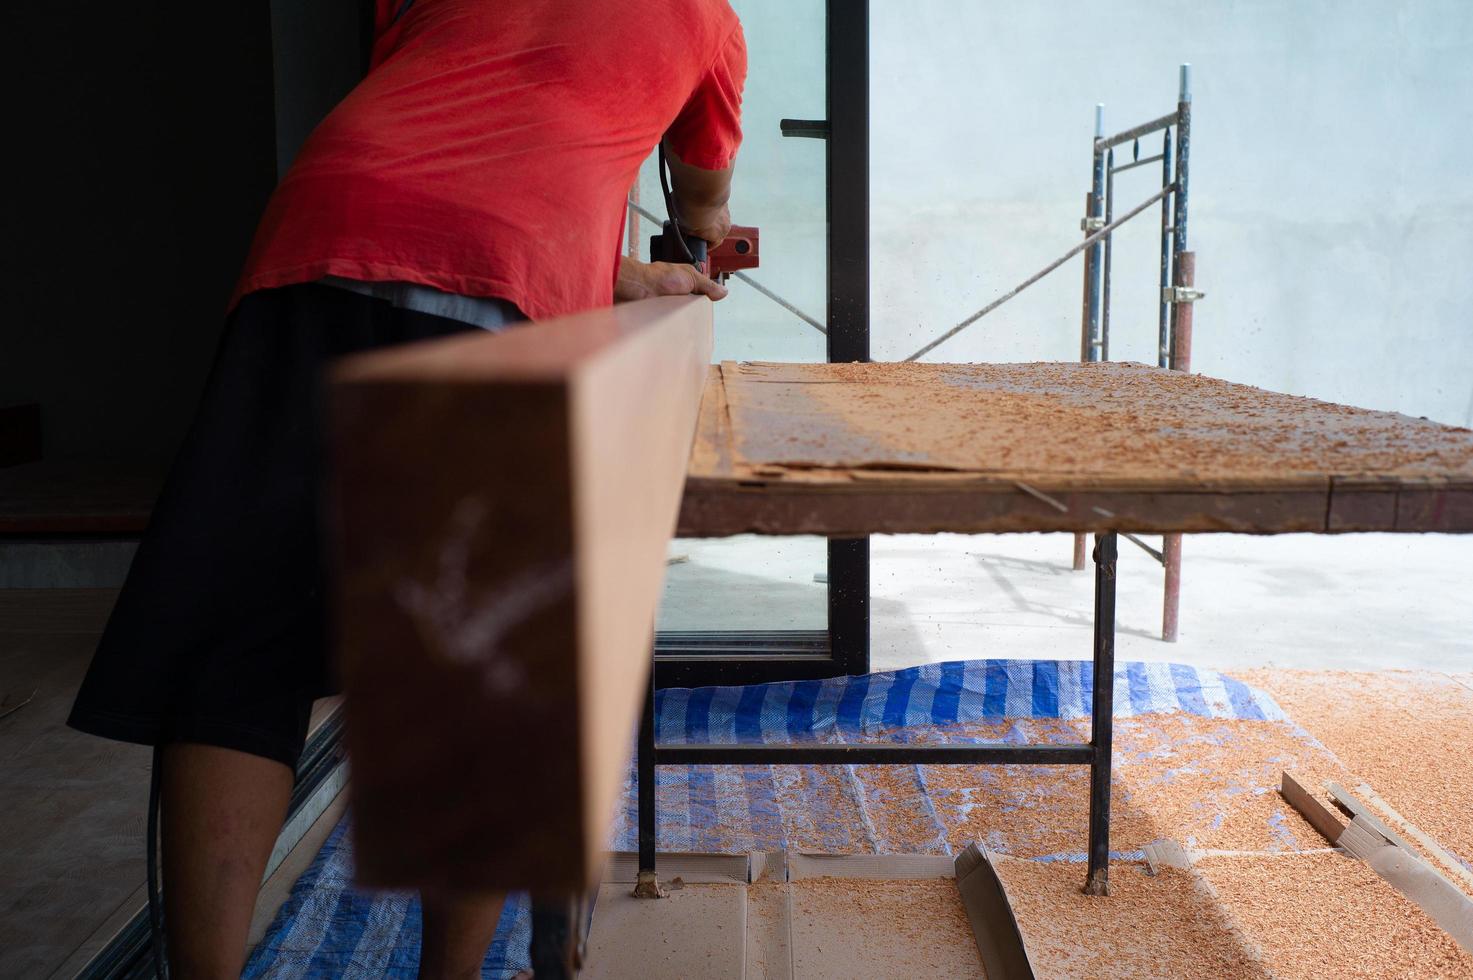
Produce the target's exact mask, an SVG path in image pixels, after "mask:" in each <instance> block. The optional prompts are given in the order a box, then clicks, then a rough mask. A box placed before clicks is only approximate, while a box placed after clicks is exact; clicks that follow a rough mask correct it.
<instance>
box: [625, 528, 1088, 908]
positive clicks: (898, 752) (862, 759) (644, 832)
mask: <svg viewBox="0 0 1473 980" xmlns="http://www.w3.org/2000/svg"><path fill="white" fill-rule="evenodd" d="M1116 557H1117V549H1116V542H1115V534H1114V532H1109V533H1105V534H1100V535H1097V540H1096V545H1095V551H1094V558H1095V625H1094V685H1093V692H1092V698H1091V702H1090V740H1089V742H1087V743H1061V744H1042V745H1011V744H1006V743H995V742H992V743H989V742H984V743H973V744H960V745H957V744H945V745H937V744H930V745H906V744H896V743H893V742H854V743H839V744H836V743H831V742H824V743H815V744H809V745H733V744H697V745H692V744H685V745H669V746H665V745H660V744H659V743H658V742H657V741H656V740H655V714H654V690H653V688H652V689H651V691H650V697H649V701H648V703H647V704H646V705H645V714H644V720H643V721H642V722H641V725H640V739H639V758H638V764H637V772H638V778H639V882H640V884H639V886H638V887H639V889H643V894H644V895H645V896H646V897H656V896H657V895H658V894H659V887H658V881H657V876H656V866H655V842H656V835H657V829H656V826H655V779H656V771H657V769H656V767H658V766H692V765H738V766H739V765H831V766H838V765H968V766H975V765H1087V766H1089V767H1090V794H1089V804H1090V805H1089V846H1088V853H1089V863H1088V869H1087V872H1086V876H1085V884H1084V892H1085V894H1088V895H1107V894H1109V887H1110V886H1109V874H1110V869H1109V857H1110V771H1111V752H1112V745H1113V741H1114V703H1115V701H1114V698H1115V577H1116ZM636 894H637V895H638V894H640V891H638V890H637V891H636Z"/></svg>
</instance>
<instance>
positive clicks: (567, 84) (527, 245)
mask: <svg viewBox="0 0 1473 980" xmlns="http://www.w3.org/2000/svg"><path fill="white" fill-rule="evenodd" d="M401 2H402V0H379V18H378V20H379V34H378V39H377V41H376V43H375V46H374V53H373V67H372V68H371V69H370V70H369V73H368V75H367V77H366V78H364V80H363V81H362V82H361V83H359V85H358V87H357V88H355V89H354V90H353V91H352V92H351V93H349V95H348V97H347V98H346V99H344V100H343V101H342V103H341V104H339V105H338V107H337V108H335V109H334V110H333V111H332V113H331V114H329V115H328V117H327V118H326V119H325V120H323V122H322V123H321V124H320V125H319V126H318V127H317V129H316V130H315V131H313V133H312V135H311V136H310V137H309V138H308V139H307V141H306V143H305V144H304V145H303V147H302V150H301V153H300V154H299V155H298V157H297V160H296V162H295V163H294V164H293V165H292V168H291V170H289V171H288V172H287V174H286V176H285V177H284V178H283V179H282V181H281V184H280V186H279V187H277V189H276V192H275V194H273V195H272V198H271V202H270V204H269V205H268V206H267V208H266V214H265V216H264V217H263V218H262V220H261V225H260V227H259V228H258V229H257V230H256V238H255V242H254V243H253V245H252V247H251V254H250V257H249V258H248V259H247V261H246V267H245V272H244V273H243V274H242V276H241V280H240V283H239V285H238V286H237V287H236V297H237V299H238V298H239V297H240V296H242V295H244V294H245V293H248V292H251V291H253V290H257V289H266V288H270V287H273V286H285V285H290V284H292V283H299V282H310V281H313V280H316V279H320V278H322V277H323V276H325V275H335V276H342V277H344V278H348V279H359V280H365V281H404V282H414V283H420V284H423V285H426V286H433V287H435V288H437V289H442V290H445V291H447V292H452V293H459V294H461V295H465V296H494V297H497V298H500V299H504V300H508V301H510V302H512V303H515V304H516V305H517V306H518V307H519V308H521V310H522V311H523V312H524V313H526V314H527V315H528V316H530V317H531V318H532V319H534V320H537V319H546V318H548V317H553V316H559V315H562V314H565V313H572V312H574V311H577V310H582V309H587V308H589V307H594V306H607V305H608V304H609V303H611V302H612V301H613V284H614V280H615V277H616V275H617V271H618V263H619V243H620V239H621V236H622V231H623V227H624V216H625V203H624V202H625V198H626V196H627V194H628V191H629V188H630V186H631V185H632V184H633V183H634V180H635V178H636V176H637V175H638V171H639V165H640V163H641V161H643V160H644V159H645V157H646V156H648V155H649V153H650V151H651V150H652V149H653V148H654V146H655V144H656V142H658V141H659V139H660V138H661V135H662V134H664V135H665V136H666V137H667V138H668V139H669V142H670V146H671V147H672V148H673V149H674V150H675V152H676V153H677V154H678V155H679V157H680V159H681V160H683V161H685V162H686V163H689V164H691V165H692V166H696V167H702V168H705V169H710V170H719V169H722V168H724V167H727V166H729V165H730V164H731V162H732V159H733V157H734V156H735V154H736V150H737V146H738V144H739V143H740V142H741V127H740V114H741V92H742V84H743V82H744V81H745V78H746V69H747V62H746V47H745V43H744V40H743V37H742V31H741V25H740V24H739V23H738V22H737V18H736V15H735V14H734V13H733V12H732V10H731V8H730V7H729V6H728V5H727V2H726V0H618V2H608V0H495V2H487V0H414V2H413V3H411V4H410V5H409V7H408V8H407V9H406V10H405V11H404V12H403V13H402V14H401V15H400V16H399V17H398V19H397V21H396V20H393V14H394V12H395V11H396V10H398V9H399V6H400V3H401Z"/></svg>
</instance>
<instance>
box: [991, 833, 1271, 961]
mask: <svg viewBox="0 0 1473 980" xmlns="http://www.w3.org/2000/svg"><path fill="white" fill-rule="evenodd" d="M995 866H996V868H997V873H998V876H999V877H1000V878H1001V879H1002V881H1003V885H1004V887H1005V888H1006V889H1007V893H1008V899H1009V901H1010V903H1011V905H1012V908H1013V915H1014V917H1015V918H1016V919H1017V922H1018V928H1019V930H1020V931H1021V932H1022V934H1023V944H1024V946H1025V947H1026V948H1027V950H1028V953H1029V958H1030V959H1031V960H1032V962H1033V964H1034V966H1035V968H1036V969H1037V975H1038V977H1039V978H1040V980H1044V978H1049V980H1053V978H1060V980H1062V978H1069V980H1096V978H1098V980H1116V978H1161V980H1178V978H1182V977H1214V978H1224V980H1226V978H1249V977H1253V978H1257V977H1268V976H1270V975H1271V974H1270V973H1269V972H1268V971H1267V970H1266V969H1265V968H1264V967H1263V965H1262V964H1261V963H1259V962H1258V961H1257V960H1256V959H1255V957H1254V956H1253V953H1252V951H1251V949H1250V948H1249V946H1248V944H1247V943H1246V942H1245V941H1244V940H1243V938H1242V937H1241V936H1239V935H1238V934H1237V933H1235V932H1234V931H1233V930H1232V928H1231V927H1230V926H1229V924H1228V923H1227V921H1226V920H1225V918H1224V917H1223V914H1222V911H1221V910H1220V909H1218V908H1217V907H1215V906H1214V905H1213V903H1212V902H1211V901H1210V900H1209V899H1208V897H1207V896H1206V895H1205V894H1204V893H1203V892H1202V891H1201V890H1200V889H1198V888H1197V886H1196V884H1195V881H1194V879H1193V877H1192V874H1191V873H1190V872H1189V871H1183V870H1179V869H1176V868H1162V869H1161V870H1160V871H1159V872H1158V873H1157V874H1156V875H1155V876H1148V875H1147V874H1146V869H1145V866H1144V865H1141V864H1136V863H1116V864H1112V865H1111V867H1110V896H1109V897H1108V898H1092V897H1089V896H1086V895H1084V894H1083V893H1081V892H1080V889H1079V886H1080V884H1081V882H1082V881H1083V878H1084V870H1083V867H1082V866H1081V865H1079V864H1076V863H1072V862H1043V861H1017V860H1000V861H997V862H996V865H995Z"/></svg>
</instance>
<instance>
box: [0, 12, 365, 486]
mask: <svg viewBox="0 0 1473 980" xmlns="http://www.w3.org/2000/svg"><path fill="white" fill-rule="evenodd" d="M320 2H321V9H322V10H329V11H343V10H347V11H350V12H351V16H350V17H347V18H342V17H339V18H337V19H334V18H333V17H328V16H322V15H320V14H318V13H313V11H317V10H318V5H317V4H314V3H312V2H310V0H298V3H297V4H295V5H294V4H290V3H280V2H278V3H277V4H276V6H277V7H279V8H281V9H280V10H279V11H277V18H278V21H279V22H278V24H277V25H276V28H275V30H273V23H272V19H273V5H272V3H271V2H269V0H257V2H252V3H240V2H237V3H209V4H199V3H194V4H179V3H165V4H98V3H84V2H80V0H52V2H48V3H36V4H22V5H18V6H17V7H16V8H15V9H14V10H12V11H11V12H10V15H11V25H10V27H11V30H10V32H9V36H10V37H12V38H18V39H20V40H21V43H18V44H12V45H11V48H10V51H9V52H8V54H7V61H8V62H9V65H10V69H11V71H12V72H13V73H14V75H13V77H14V78H15V79H16V82H15V83H14V87H13V88H12V89H11V94H12V97H11V98H10V99H8V100H7V103H8V104H9V105H10V106H11V108H12V113H11V117H10V119H9V120H8V123H9V125H8V126H7V129H8V131H10V132H11V133H12V134H13V135H14V136H16V137H18V139H16V140H15V141H14V142H12V143H11V144H10V148H9V156H10V159H11V162H12V164H13V165H14V170H13V172H15V173H16V178H15V180H14V182H13V183H12V184H11V185H10V187H9V188H8V191H9V193H8V195H7V197H8V202H7V203H8V210H9V211H10V213H11V215H12V217H11V220H9V221H7V222H6V226H7V228H6V234H5V235H4V249H5V252H4V261H5V269H6V271H7V280H8V282H7V284H8V286H9V288H8V289H7V290H6V295H7V302H6V305H5V308H4V310H3V313H0V404H11V403H21V402H38V403H40V405H41V406H42V421H43V427H44V444H45V455H46V457H47V458H49V459H66V458H72V459H75V458H82V459H95V460H119V461H125V462H127V463H129V464H130V465H138V464H142V465H149V464H152V465H162V464H164V463H165V462H167V460H168V459H169V458H170V457H171V456H172V454H173V452H174V450H175V448H176V447H177V445H178V443H179V440H180V439H181V438H182V436H183V433H184V431H185V428H186V427H187V426H188V423H189V419H190V415H191V414H192V410H193V407H194V404H195V402H196V400H197V398H198V394H199V390H200V387H201V385H202V384H203V382H204V378H205V375H206V373H207V372H208V369H209V364H210V360H211V357H212V355H213V352H214V347H215V344H216V342H217V340H218V337H219V333H220V328H221V326H222V324H223V317H224V312H225V306H226V302H227V300H228V298H229V295H230V290H231V287H232V286H233V284H234V281H235V277H236V276H237V274H238V273H239V271H240V267H241V263H242V261H243V260H244V257H245V254H246V251H247V249H248V247H249V244H250V239H251V234H252V232H253V231H254V228H255V223H256V221H257V219H258V218H259V216H260V213H261V210H262V208H263V206H264V205H265V202H266V199H267V197H268V196H269V195H270V193H271V189H272V187H273V186H274V185H275V182H276V175H277V167H278V163H279V160H278V150H279V149H286V148H288V146H289V148H290V149H292V150H294V148H295V146H296V145H297V144H299V143H300V140H301V138H302V136H304V135H305V133H306V131H307V130H310V128H311V125H312V124H315V122H316V119H317V118H318V117H320V115H321V114H322V112H325V111H326V108H327V107H329V106H330V105H331V101H335V99H336V97H338V96H340V95H341V94H342V92H344V91H346V89H347V87H348V86H350V85H351V83H352V80H353V78H355V77H356V73H357V69H358V66H359V64H360V63H361V62H360V61H359V58H360V54H359V53H360V51H361V43H360V41H359V33H358V23H359V21H358V17H357V10H358V6H357V0H348V2H344V0H320ZM293 6H297V7H302V8H308V10H307V11H306V12H302V11H298V12H295V13H292V12H291V11H289V9H288V8H291V7H293ZM288 14H289V15H290V16H286V15H288ZM284 16H285V19H286V20H287V21H288V23H284V24H283V23H280V21H281V20H282V19H283V17H284ZM334 24H339V25H341V28H335V27H333V25H334ZM17 28H18V29H17ZM298 31H307V32H309V37H310V38H311V39H312V40H313V41H315V42H318V43H320V44H321V45H324V46H325V47H321V48H318V49H316V50H314V49H313V47H312V46H311V44H308V43H285V44H283V48H284V51H283V54H284V57H283V58H278V57H275V56H274V55H273V47H272V39H273V34H276V35H277V36H278V38H279V39H284V40H285V41H287V42H297V41H302V40H303V39H302V38H299V37H297V36H296V34H295V33H294V32H298ZM311 31H316V32H317V33H316V34H310V32H311ZM278 80H279V81H280V82H281V87H280V88H278ZM324 103H326V104H324ZM279 107H280V108H282V110H283V111H282V112H280V113H278V108H279ZM278 116H280V118H278ZM279 123H280V126H281V133H280V137H281V138H280V139H279V138H278V135H279V134H278V124H279Z"/></svg>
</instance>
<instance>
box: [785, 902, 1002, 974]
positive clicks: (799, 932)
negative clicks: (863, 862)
mask: <svg viewBox="0 0 1473 980" xmlns="http://www.w3.org/2000/svg"><path fill="white" fill-rule="evenodd" d="M787 887H789V888H791V889H792V900H793V906H792V907H793V960H794V967H795V970H794V972H795V974H796V975H797V976H814V975H820V976H863V977H867V978H875V980H881V978H892V977H893V978H896V980H911V978H915V977H927V978H968V980H971V978H978V977H985V973H984V972H983V969H982V961H981V957H980V956H979V955H978V953H977V946H976V940H975V939H974V938H973V936H972V927H971V924H970V923H969V922H968V921H967V914H966V909H965V907H964V906H963V905H962V900H961V895H960V894H959V893H958V892H957V888H956V882H955V881H954V880H952V879H950V878H942V879H930V880H911V879H904V880H895V879H886V880H873V879H866V878H803V879H800V880H798V881H795V882H792V883H790V884H789V885H788V886H787ZM807 964H812V965H815V966H819V967H820V969H821V971H822V972H819V971H817V970H814V969H812V968H811V967H809V968H807V969H805V966H806V965H807ZM846 964H852V965H850V966H848V968H847V969H846V968H844V966H845V965H846Z"/></svg>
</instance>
